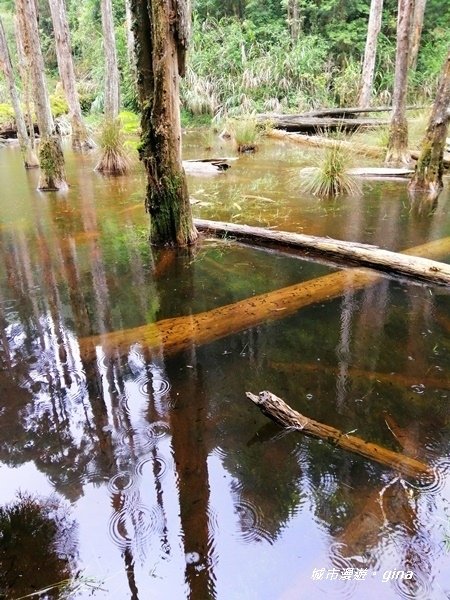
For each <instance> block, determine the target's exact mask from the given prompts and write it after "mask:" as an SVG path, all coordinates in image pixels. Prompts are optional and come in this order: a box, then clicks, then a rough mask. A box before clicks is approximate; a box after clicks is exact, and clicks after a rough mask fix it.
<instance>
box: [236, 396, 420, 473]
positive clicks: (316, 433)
mask: <svg viewBox="0 0 450 600" xmlns="http://www.w3.org/2000/svg"><path fill="white" fill-rule="evenodd" d="M246 396H247V398H249V400H251V401H252V402H253V403H254V404H256V406H257V407H258V408H259V409H260V410H261V412H262V413H263V414H264V415H266V417H269V419H272V420H273V421H275V422H276V423H278V424H279V425H281V426H282V427H288V428H293V429H295V430H297V431H299V432H302V433H304V434H306V435H310V436H312V437H316V438H319V439H322V440H325V441H326V442H329V443H330V444H333V445H334V446H338V447H339V448H342V449H343V450H347V451H349V452H354V453H355V454H359V455H360V456H364V457H365V458H369V459H371V460H374V461H376V462H378V463H380V464H382V465H385V466H387V467H390V468H391V469H395V470H397V471H400V472H401V473H403V474H405V475H407V476H409V477H419V478H421V477H423V476H430V475H431V469H430V467H429V466H428V465H426V464H425V463H423V462H420V461H419V460H416V459H415V458H410V457H409V456H405V455H404V454H399V453H398V452H393V451H392V450H388V449H387V448H383V447H382V446H378V445H377V444H372V443H370V442H366V441H365V440H363V439H361V438H359V437H356V436H354V435H350V434H347V433H344V432H343V431H340V430H339V429H336V428H335V427H330V425H326V424H324V423H319V422H318V421H314V420H313V419H309V418H308V417H305V416H304V415H302V414H301V413H299V412H297V411H296V410H294V409H292V408H291V407H290V406H289V405H288V404H286V402H285V401H284V400H282V399H281V398H278V396H275V394H272V393H271V392H267V391H266V392H260V394H259V395H258V396H256V395H255V394H252V393H250V392H247V394H246Z"/></svg>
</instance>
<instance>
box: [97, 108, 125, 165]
mask: <svg viewBox="0 0 450 600" xmlns="http://www.w3.org/2000/svg"><path fill="white" fill-rule="evenodd" d="M99 146H100V149H101V157H100V160H99V162H98V163H97V166H96V167H95V170H96V171H99V172H100V173H103V174H104V175H124V174H125V173H127V172H128V171H129V168H130V159H129V157H128V153H127V150H126V147H125V135H124V133H123V131H122V123H121V120H120V119H105V121H104V122H103V124H102V126H101V128H100V137H99Z"/></svg>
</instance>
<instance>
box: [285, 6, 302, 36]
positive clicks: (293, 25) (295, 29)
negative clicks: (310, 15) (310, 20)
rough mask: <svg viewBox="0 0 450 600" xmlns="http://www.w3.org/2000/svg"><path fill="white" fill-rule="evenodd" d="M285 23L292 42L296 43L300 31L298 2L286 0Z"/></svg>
mask: <svg viewBox="0 0 450 600" xmlns="http://www.w3.org/2000/svg"><path fill="white" fill-rule="evenodd" d="M287 23H288V27H289V32H290V34H291V38H292V40H293V41H294V42H297V40H298V37H299V35H300V30H301V23H300V10H299V6H298V0H288V5H287Z"/></svg>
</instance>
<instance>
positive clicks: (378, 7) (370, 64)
mask: <svg viewBox="0 0 450 600" xmlns="http://www.w3.org/2000/svg"><path fill="white" fill-rule="evenodd" d="M382 16H383V0H372V2H371V3H370V14H369V23H368V25H367V39H366V48H365V51H364V62H363V68H362V74H361V90H360V93H359V100H358V106H360V107H361V108H365V107H367V106H370V101H371V98H372V88H373V77H374V74H375V59H376V57H377V43H378V34H379V33H380V29H381V18H382Z"/></svg>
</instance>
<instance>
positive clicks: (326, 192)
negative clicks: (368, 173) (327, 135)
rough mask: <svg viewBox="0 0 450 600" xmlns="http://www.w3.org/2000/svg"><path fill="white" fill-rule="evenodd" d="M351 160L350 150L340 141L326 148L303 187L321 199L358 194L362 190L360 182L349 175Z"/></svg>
mask: <svg viewBox="0 0 450 600" xmlns="http://www.w3.org/2000/svg"><path fill="white" fill-rule="evenodd" d="M351 159H352V157H351V154H350V152H349V150H348V148H345V147H344V146H343V145H342V144H340V143H339V141H337V142H336V144H335V145H334V146H333V147H331V148H326V149H325V150H324V152H323V156H322V158H321V159H319V160H318V163H317V165H316V167H315V168H314V169H311V170H310V172H309V173H308V175H307V178H306V179H305V182H304V183H303V185H302V187H303V189H304V191H306V192H309V193H311V194H314V195H315V196H319V197H320V198H336V197H338V196H342V195H355V194H357V193H358V192H359V190H360V186H359V184H358V181H357V180H356V179H355V178H354V177H352V176H351V175H349V174H348V169H349V167H350V166H351Z"/></svg>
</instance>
